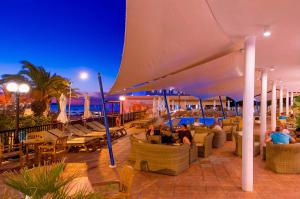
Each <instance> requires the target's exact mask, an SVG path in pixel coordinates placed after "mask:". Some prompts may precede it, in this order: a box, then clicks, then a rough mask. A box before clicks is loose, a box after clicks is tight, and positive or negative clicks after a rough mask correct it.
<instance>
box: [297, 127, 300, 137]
mask: <svg viewBox="0 0 300 199" xmlns="http://www.w3.org/2000/svg"><path fill="white" fill-rule="evenodd" d="M296 138H300V128H299V127H298V128H296Z"/></svg>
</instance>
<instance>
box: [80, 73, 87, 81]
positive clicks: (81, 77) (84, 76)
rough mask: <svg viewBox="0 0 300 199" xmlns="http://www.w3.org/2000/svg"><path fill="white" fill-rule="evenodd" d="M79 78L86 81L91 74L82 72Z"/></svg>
mask: <svg viewBox="0 0 300 199" xmlns="http://www.w3.org/2000/svg"><path fill="white" fill-rule="evenodd" d="M79 78H80V79H82V80H85V79H87V78H89V74H88V73H87V72H80V74H79Z"/></svg>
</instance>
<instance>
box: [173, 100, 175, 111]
mask: <svg viewBox="0 0 300 199" xmlns="http://www.w3.org/2000/svg"><path fill="white" fill-rule="evenodd" d="M174 110H175V101H174V100H172V111H174Z"/></svg>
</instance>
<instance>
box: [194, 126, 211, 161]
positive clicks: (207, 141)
mask: <svg viewBox="0 0 300 199" xmlns="http://www.w3.org/2000/svg"><path fill="white" fill-rule="evenodd" d="M213 137H214V133H212V132H210V133H208V134H207V135H206V136H205V137H204V143H203V144H202V145H199V144H198V145H197V146H198V156H200V157H204V158H207V157H208V156H209V155H210V154H211V153H212V141H213Z"/></svg>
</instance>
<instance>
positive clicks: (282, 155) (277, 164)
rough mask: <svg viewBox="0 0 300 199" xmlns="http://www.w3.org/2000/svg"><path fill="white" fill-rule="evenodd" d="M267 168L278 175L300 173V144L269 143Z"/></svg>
mask: <svg viewBox="0 0 300 199" xmlns="http://www.w3.org/2000/svg"><path fill="white" fill-rule="evenodd" d="M266 167H267V168H268V169H270V170H272V171H274V172H277V173H300V144H272V143H267V145H266Z"/></svg>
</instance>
